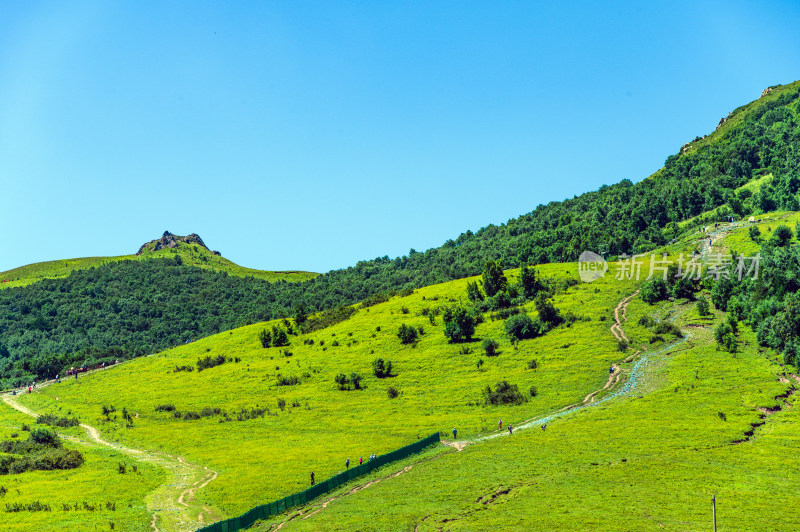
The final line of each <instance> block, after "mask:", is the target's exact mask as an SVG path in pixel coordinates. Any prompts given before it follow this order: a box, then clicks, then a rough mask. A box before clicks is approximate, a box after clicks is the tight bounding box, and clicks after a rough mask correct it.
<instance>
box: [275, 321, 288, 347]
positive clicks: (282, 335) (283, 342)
mask: <svg viewBox="0 0 800 532" xmlns="http://www.w3.org/2000/svg"><path fill="white" fill-rule="evenodd" d="M287 345H289V335H288V333H287V332H286V330H285V329H283V328H281V327H278V326H277V325H274V326H273V327H272V346H273V347H284V346H287Z"/></svg>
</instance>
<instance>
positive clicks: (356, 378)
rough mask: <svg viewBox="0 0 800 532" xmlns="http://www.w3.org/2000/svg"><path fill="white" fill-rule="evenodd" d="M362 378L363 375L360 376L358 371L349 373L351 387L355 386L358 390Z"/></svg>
mask: <svg viewBox="0 0 800 532" xmlns="http://www.w3.org/2000/svg"><path fill="white" fill-rule="evenodd" d="M362 379H363V377H361V375H359V374H358V373H355V372H353V373H351V374H350V384H352V385H353V388H355V389H356V390H360V389H361V380H362Z"/></svg>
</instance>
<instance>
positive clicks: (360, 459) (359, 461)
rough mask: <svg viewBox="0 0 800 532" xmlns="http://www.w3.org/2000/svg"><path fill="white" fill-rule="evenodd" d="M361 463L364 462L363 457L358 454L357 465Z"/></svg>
mask: <svg viewBox="0 0 800 532" xmlns="http://www.w3.org/2000/svg"><path fill="white" fill-rule="evenodd" d="M363 463H364V457H363V456H359V457H358V465H361V464H363Z"/></svg>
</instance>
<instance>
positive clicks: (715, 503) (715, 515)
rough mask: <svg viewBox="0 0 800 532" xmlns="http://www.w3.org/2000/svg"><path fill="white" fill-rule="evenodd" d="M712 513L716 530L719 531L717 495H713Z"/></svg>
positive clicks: (715, 531)
mask: <svg viewBox="0 0 800 532" xmlns="http://www.w3.org/2000/svg"><path fill="white" fill-rule="evenodd" d="M711 515H712V516H713V518H714V532H717V495H716V494H714V495H712V496H711Z"/></svg>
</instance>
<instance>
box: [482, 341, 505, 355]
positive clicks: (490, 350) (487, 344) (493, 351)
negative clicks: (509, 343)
mask: <svg viewBox="0 0 800 532" xmlns="http://www.w3.org/2000/svg"><path fill="white" fill-rule="evenodd" d="M481 346H482V347H483V351H484V353H486V356H487V357H493V356H496V355H497V354H498V352H497V348H498V347H500V344H498V343H497V342H496V341H494V340H492V339H491V338H485V339H484V340H483V342H482V344H481Z"/></svg>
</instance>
